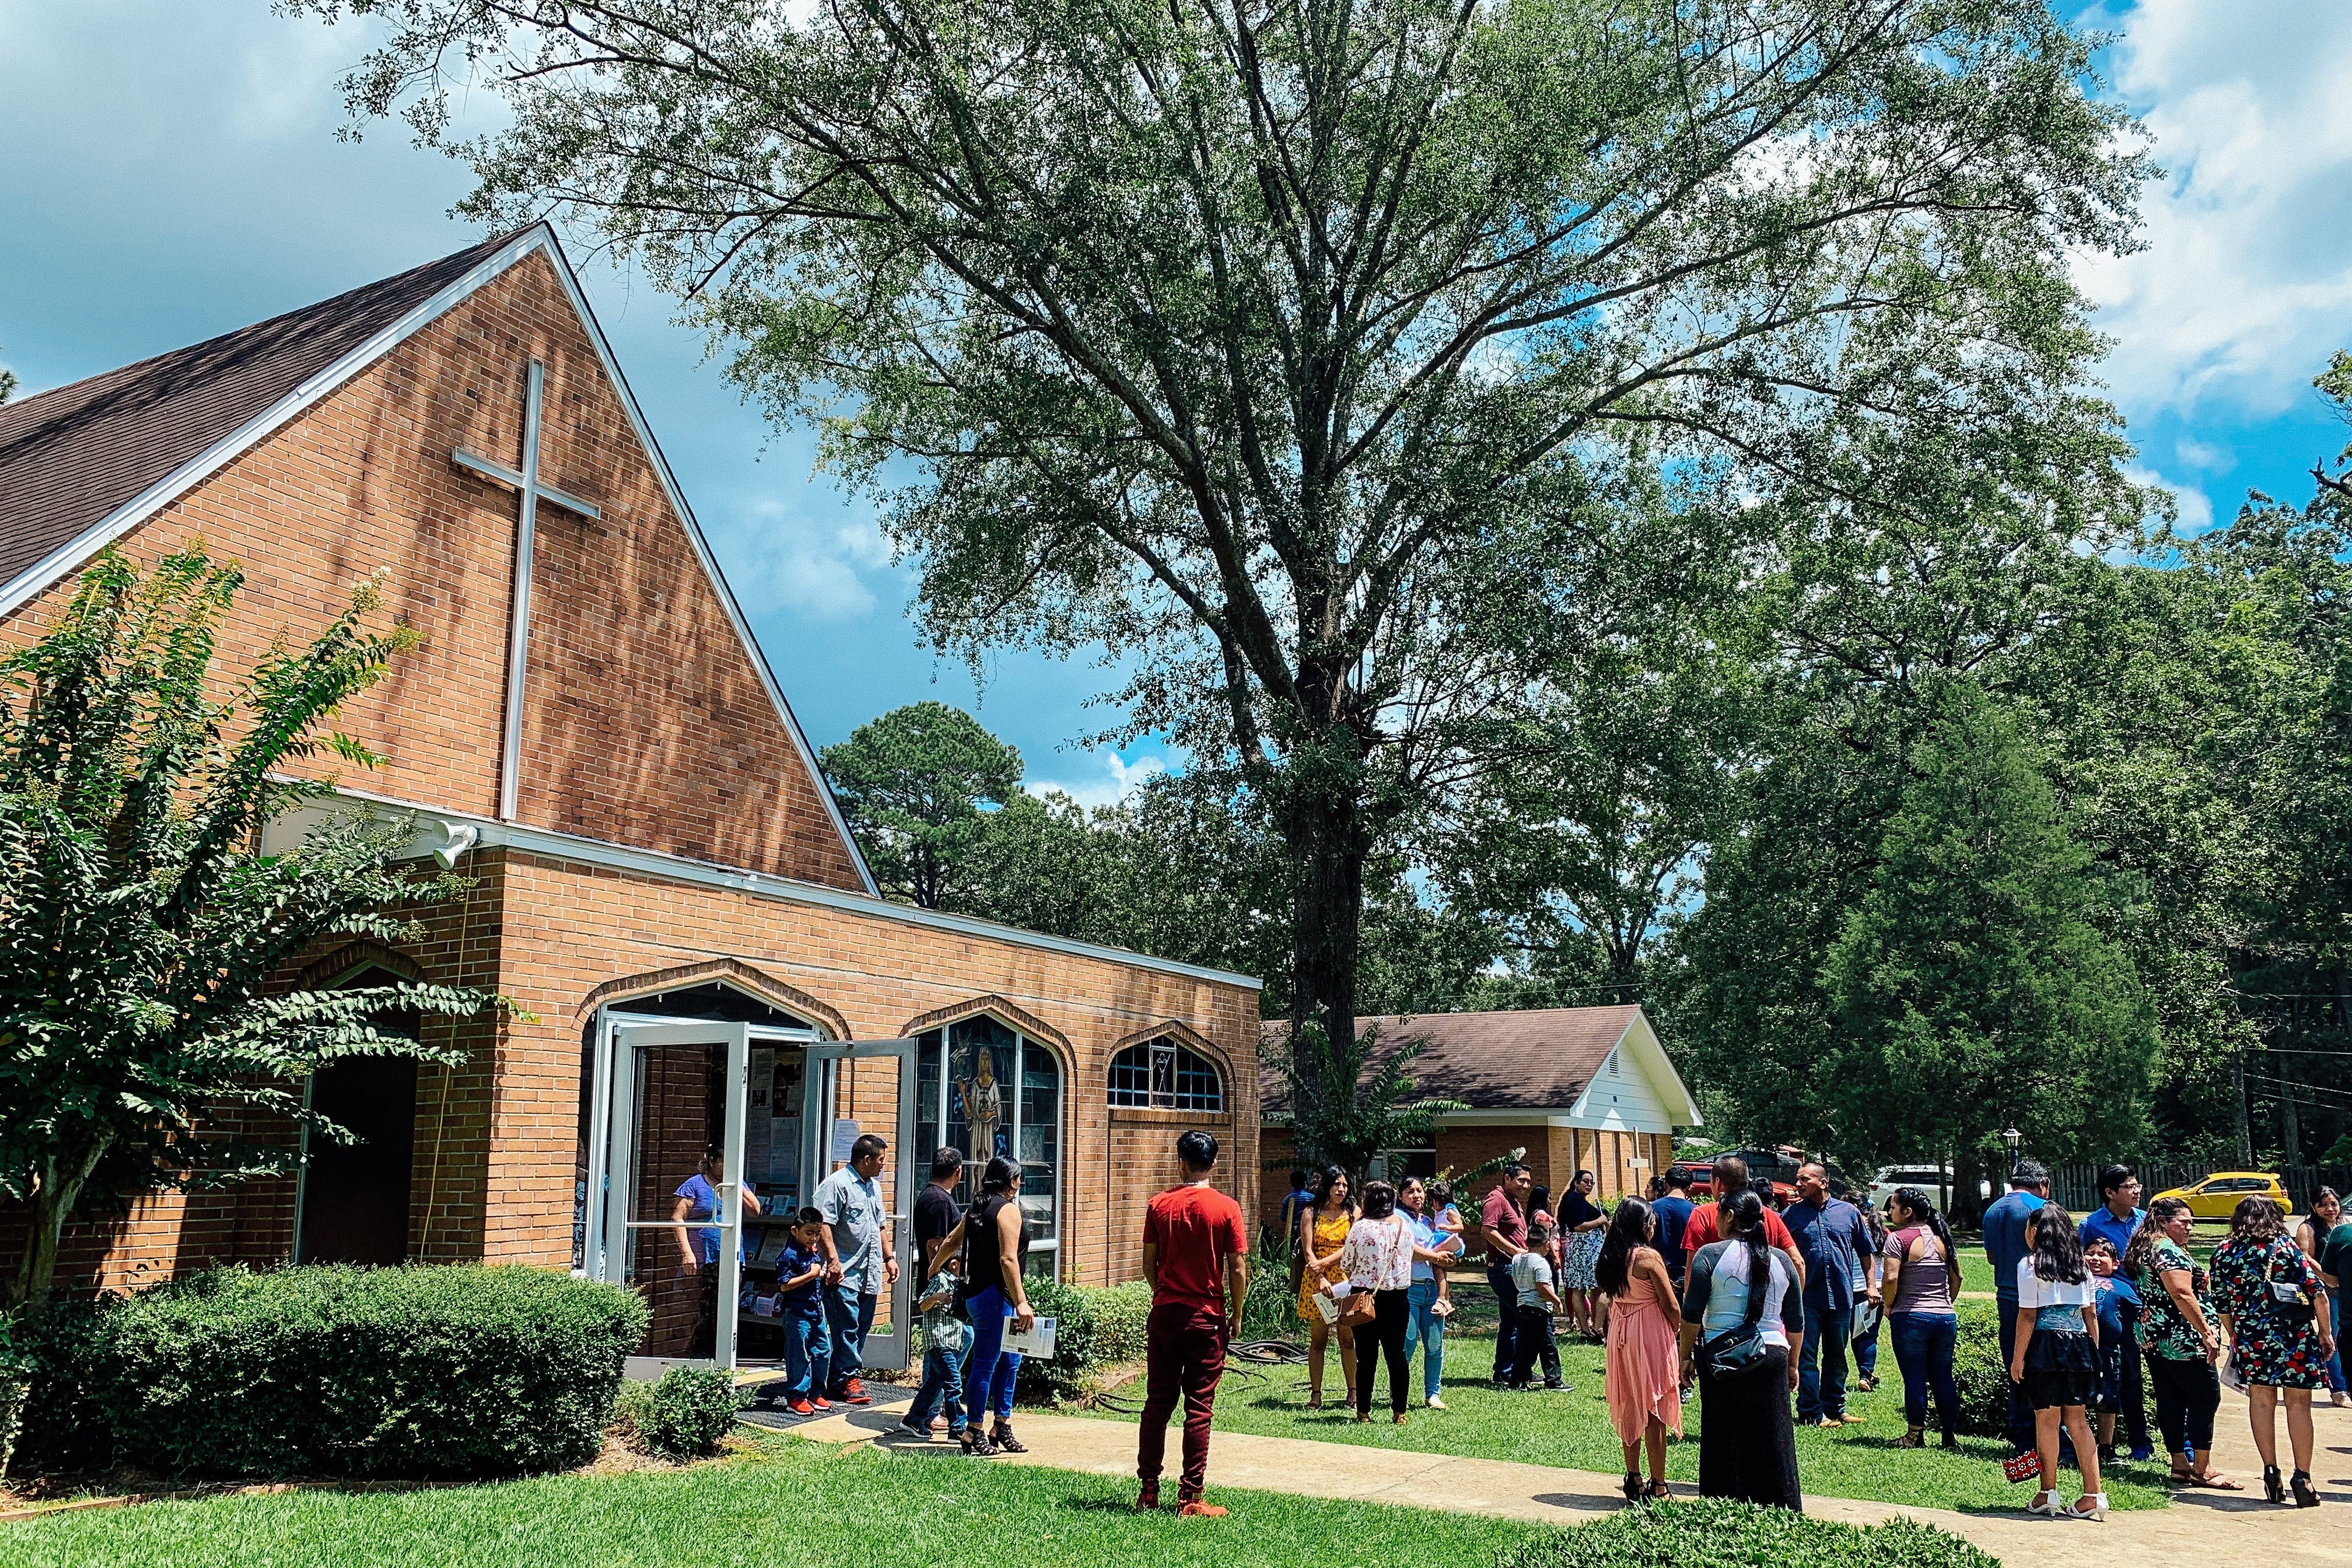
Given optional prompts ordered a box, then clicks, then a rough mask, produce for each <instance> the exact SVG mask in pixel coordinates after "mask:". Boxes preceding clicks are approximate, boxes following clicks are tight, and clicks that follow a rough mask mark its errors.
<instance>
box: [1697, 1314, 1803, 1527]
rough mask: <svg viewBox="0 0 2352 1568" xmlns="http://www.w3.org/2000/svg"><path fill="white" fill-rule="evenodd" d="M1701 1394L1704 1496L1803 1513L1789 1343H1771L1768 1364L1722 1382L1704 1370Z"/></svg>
mask: <svg viewBox="0 0 2352 1568" xmlns="http://www.w3.org/2000/svg"><path fill="white" fill-rule="evenodd" d="M1698 1392H1699V1408H1698V1419H1699V1426H1698V1489H1699V1494H1700V1495H1701V1496H1702V1497H1724V1498H1738V1500H1740V1501H1742V1502H1755V1503H1764V1504H1768V1505H1769V1506H1772V1507H1776V1508H1785V1509H1788V1510H1791V1511H1793V1512H1797V1513H1802V1512H1803V1511H1804V1510H1805V1495H1804V1492H1803V1491H1802V1490H1801V1489H1800V1488H1799V1487H1798V1485H1797V1420H1796V1414H1795V1412H1794V1411H1793V1410H1792V1409H1791V1407H1790V1403H1789V1399H1790V1390H1789V1350H1788V1347H1787V1346H1786V1345H1773V1346H1770V1347H1768V1348H1767V1350H1766V1351H1765V1353H1764V1366H1763V1368H1762V1369H1761V1370H1760V1371H1757V1372H1751V1373H1748V1375H1747V1376H1746V1377H1734V1378H1727V1379H1725V1380H1723V1381H1721V1382H1717V1380H1716V1379H1715V1378H1713V1377H1711V1376H1709V1375H1708V1374H1707V1373H1706V1371H1705V1370H1704V1368H1702V1370H1701V1371H1700V1373H1699V1374H1698Z"/></svg>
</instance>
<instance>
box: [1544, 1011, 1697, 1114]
mask: <svg viewBox="0 0 2352 1568" xmlns="http://www.w3.org/2000/svg"><path fill="white" fill-rule="evenodd" d="M1612 1055H1614V1056H1615V1057H1616V1058H1618V1060H1619V1061H1621V1062H1622V1063H1624V1065H1625V1066H1626V1067H1628V1068H1632V1069H1633V1071H1635V1072H1638V1073H1640V1074H1641V1075H1642V1077H1643V1079H1646V1080H1648V1082H1649V1085H1650V1092H1651V1093H1653V1094H1654V1095H1656V1096H1657V1097H1658V1103H1659V1105H1661V1106H1662V1107H1664V1110H1665V1112H1666V1117H1667V1119H1668V1121H1671V1122H1672V1123H1673V1124H1674V1126H1675V1127H1700V1126H1704V1125H1705V1124H1706V1123H1705V1119H1704V1118H1702V1117H1701V1116H1700V1114H1699V1109H1698V1099H1697V1097H1696V1095H1694V1094H1692V1093H1691V1091H1690V1086H1689V1085H1687V1084H1685V1083H1684V1082H1683V1077H1682V1074H1680V1073H1678V1072H1676V1071H1675V1064H1674V1061H1673V1059H1672V1058H1669V1057H1668V1056H1667V1055H1666V1047H1664V1045H1663V1044H1661V1043H1660V1042H1659V1039H1658V1032H1657V1031H1656V1030H1655V1029H1654V1028H1652V1027H1651V1026H1650V1018H1649V1015H1648V1014H1646V1013H1644V1012H1643V1011H1641V1010H1640V1009H1639V1008H1636V1009H1635V1010H1634V1013H1633V1017H1632V1018H1630V1019H1628V1020H1627V1021H1626V1024H1625V1028H1624V1031H1623V1032H1622V1034H1620V1035H1619V1036H1618V1037H1617V1042H1616V1044H1614V1045H1612V1046H1611V1047H1609V1049H1608V1050H1606V1051H1603V1052H1602V1053H1601V1066H1602V1067H1605V1066H1606V1065H1607V1064H1608V1061H1609V1058H1610V1057H1611V1056H1612ZM1600 1078H1601V1068H1594V1069H1593V1079H1594V1082H1598V1081H1599V1079H1600ZM1592 1090H1593V1083H1587V1084H1586V1085H1585V1086H1584V1089H1583V1092H1582V1093H1580V1094H1579V1095H1578V1096H1577V1097H1576V1105H1575V1108H1574V1110H1572V1111H1571V1112H1570V1114H1571V1115H1572V1116H1574V1117H1575V1118H1576V1122H1577V1125H1579V1126H1580V1127H1594V1126H1601V1125H1602V1124H1603V1123H1605V1122H1606V1121H1607V1120H1608V1117H1609V1115H1612V1114H1615V1108H1614V1107H1612V1108H1611V1110H1610V1111H1609V1112H1607V1113H1602V1112H1597V1111H1595V1110H1594V1109H1593V1107H1592V1105H1591V1100H1592ZM1658 1131H1670V1129H1664V1128H1662V1129H1659V1130H1658Z"/></svg>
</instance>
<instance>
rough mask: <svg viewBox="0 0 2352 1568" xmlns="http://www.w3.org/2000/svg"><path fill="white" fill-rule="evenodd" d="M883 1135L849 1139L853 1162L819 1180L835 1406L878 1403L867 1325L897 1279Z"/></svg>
mask: <svg viewBox="0 0 2352 1568" xmlns="http://www.w3.org/2000/svg"><path fill="white" fill-rule="evenodd" d="M889 1146H890V1145H889V1143H888V1142H887V1141H885V1140H884V1139H881V1138H878V1137H877V1136H876V1135H875V1134H873V1133H871V1132H868V1133H866V1134H865V1135H863V1136H862V1137H860V1138H859V1139H858V1140H857V1142H855V1143H852V1144H851V1145H850V1146H849V1163H848V1164H846V1165H845V1166H843V1167H842V1168H841V1169H840V1170H838V1171H835V1173H833V1174H831V1175H829V1176H827V1177H826V1178H825V1179H824V1181H822V1182H819V1183H818V1184H816V1191H815V1192H814V1193H813V1194H810V1196H809V1205H810V1206H811V1207H813V1208H814V1209H815V1210H816V1211H817V1214H818V1215H819V1216H820V1217H822V1218H823V1219H824V1229H823V1230H821V1231H819V1232H818V1233H817V1237H818V1244H819V1245H820V1246H821V1247H823V1248H824V1263H825V1268H824V1281H825V1291H824V1318H825V1327H826V1328H827V1329H829V1330H830V1331H832V1333H833V1384H834V1385H833V1388H832V1389H831V1391H830V1392H829V1393H828V1394H827V1397H828V1398H830V1399H831V1400H832V1401H833V1402H834V1403H835V1404H836V1405H871V1404H873V1403H874V1400H873V1398H872V1396H871V1395H869V1394H867V1393H866V1384H865V1383H864V1382H863V1381H862V1380H861V1379H860V1378H859V1377H858V1373H859V1372H860V1371H861V1370H862V1369H863V1368H864V1366H865V1364H866V1363H865V1361H864V1357H865V1354H866V1331H868V1330H870V1329H872V1328H873V1327H874V1309H875V1306H876V1303H877V1301H878V1300H879V1299H880V1296H881V1291H882V1289H883V1287H884V1286H886V1285H894V1284H896V1283H898V1257H897V1255H896V1254H895V1253H894V1252H893V1250H892V1249H891V1246H890V1227H889V1226H888V1225H887V1224H885V1223H884V1213H885V1210H884V1205H883V1202H882V1183H881V1176H882V1152H883V1151H884V1150H886V1149H887V1148H888V1147H889Z"/></svg>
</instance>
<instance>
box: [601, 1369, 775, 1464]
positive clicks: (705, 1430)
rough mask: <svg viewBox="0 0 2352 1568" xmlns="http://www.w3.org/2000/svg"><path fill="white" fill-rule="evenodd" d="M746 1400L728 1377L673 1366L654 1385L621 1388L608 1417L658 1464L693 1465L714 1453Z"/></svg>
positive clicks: (729, 1376) (710, 1371) (731, 1376)
mask: <svg viewBox="0 0 2352 1568" xmlns="http://www.w3.org/2000/svg"><path fill="white" fill-rule="evenodd" d="M750 1403H751V1394H749V1393H748V1392H746V1391H745V1390H742V1389H740V1388H738V1387H736V1386H735V1376H734V1374H733V1373H728V1372H721V1371H719V1369H718V1368H716V1367H708V1366H701V1367H694V1366H674V1367H672V1368H670V1369H669V1370H668V1371H667V1372H666V1373H662V1374H661V1378H660V1381H658V1382H656V1383H625V1384H622V1385H621V1391H620V1394H619V1395H618V1396H617V1397H616V1398H615V1399H614V1415H615V1416H616V1417H618V1418H619V1420H620V1421H621V1422H622V1423H623V1424H624V1425H625V1426H627V1427H628V1428H629V1429H631V1430H632V1431H634V1432H635V1434H636V1436H638V1437H639V1438H640V1439H642V1440H643V1442H644V1443H645V1446H646V1447H648V1448H650V1449H652V1450H653V1451H654V1452H655V1453H656V1454H659V1455H661V1456H662V1457H663V1458H667V1459H693V1458H702V1457H703V1456H705V1455H709V1454H715V1453H717V1452H718V1451H719V1439H720V1438H721V1437H724V1436H727V1433H728V1430H729V1429H730V1427H732V1426H734V1425H735V1413H736V1412H737V1411H739V1410H740V1409H742V1408H743V1406H744V1405H748V1404H750Z"/></svg>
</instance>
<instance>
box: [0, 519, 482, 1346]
mask: <svg viewBox="0 0 2352 1568" xmlns="http://www.w3.org/2000/svg"><path fill="white" fill-rule="evenodd" d="M240 581H241V574H240V573H239V571H238V569H237V568H236V566H235V565H232V564H224V563H216V562H215V561H212V560H211V559H209V558H208V557H207V556H206V555H205V552H204V551H203V549H202V547H201V546H197V547H193V548H191V549H189V550H187V551H185V552H181V553H178V554H174V555H172V556H169V557H167V558H165V559H164V560H163V561H161V562H159V563H156V564H155V566H154V567H153V568H152V569H151V570H150V571H148V572H147V573H146V574H144V575H142V574H141V573H140V572H139V571H138V570H137V569H135V568H134V567H133V566H132V564H131V563H130V562H129V561H127V560H125V559H123V558H122V557H121V556H119V555H117V554H115V553H113V552H107V553H105V554H102V555H100V557H99V559H98V560H97V562H96V563H94V564H93V565H92V566H91V567H90V568H89V570H88V571H87V572H86V573H84V574H83V575H82V579H81V582H80V584H79V588H78V589H77V590H76V592H75V594H74V596H73V598H72V600H71V602H70V603H69V604H68V606H67V607H66V609H65V610H64V612H63V613H62V614H61V615H60V616H58V619H57V621H56V623H55V625H54V626H51V628H50V629H49V631H48V632H47V635H46V636H44V637H42V638H41V639H40V640H39V641H38V642H37V643H34V644H33V645H31V646H30V647H26V648H23V649H21V650H19V651H17V652H15V653H12V654H9V655H7V656H6V657H5V658H0V1194H5V1195H6V1196H7V1197H9V1198H10V1199H12V1200H15V1201H16V1202H18V1203H22V1204H24V1205H26V1207H27V1208H28V1209H29V1211H30V1215H31V1222H32V1224H31V1235H30V1237H29V1238H28V1244H27V1245H26V1248H25V1252H24V1256H23V1258H21V1259H20V1260H19V1262H18V1265H17V1267H16V1269H14V1270H13V1271H12V1272H10V1273H9V1274H8V1275H7V1276H6V1277H5V1279H0V1289H5V1300H7V1301H8V1302H9V1303H10V1304H11V1305H13V1306H16V1307H30V1308H32V1309H35V1310H37V1309H38V1308H39V1307H40V1306H41V1304H42V1303H43V1302H44V1301H45V1300H46V1299H47V1294H48V1291H49V1288H50V1283H51V1280H52V1279H53V1277H54V1275H55V1273H56V1271H57V1263H58V1237H59V1235H60V1232H61V1231H62V1229H63V1226H64V1225H65V1223H66V1220H67V1219H68V1216H70V1215H73V1214H74V1213H75V1212H76V1210H77V1209H78V1208H79V1209H91V1208H99V1207H107V1206H111V1205H117V1204H120V1203H121V1202H122V1201H123V1200H124V1199H125V1198H127V1197H131V1196H134V1195H136V1194H141V1193H144V1192H152V1191H156V1190H160V1189H164V1188H173V1187H194V1186H203V1185H208V1184H221V1183H226V1182H234V1181H237V1180H241V1179H244V1178H247V1177H252V1176H257V1175H263V1174H270V1173H282V1172H284V1171H286V1170H288V1169H289V1168H290V1167H291V1166H292V1164H293V1163H295V1161H296V1160H297V1159H298V1158H299V1152H298V1150H297V1148H296V1147H295V1146H293V1145H290V1144H289V1143H288V1142H285V1141H282V1140H280V1141H274V1142H273V1141H268V1140H264V1139H255V1138H248V1137H245V1136H241V1135H239V1133H240V1130H241V1129H243V1128H246V1127H249V1126H250V1125H251V1121H250V1120H249V1118H250V1113H251V1112H254V1111H258V1112H261V1113H263V1116H264V1117H265V1118H268V1119H276V1120H277V1121H278V1122H279V1124H280V1125H284V1124H289V1123H290V1124H291V1125H293V1126H295V1127H297V1128H304V1129H307V1130H308V1131H309V1134H310V1137H312V1138H324V1139H330V1140H334V1141H337V1142H348V1141H349V1140H350V1137H351V1134H350V1133H349V1131H346V1130H345V1129H343V1128H341V1127H338V1126H336V1125H335V1124H334V1123H333V1122H331V1121H328V1120H327V1119H326V1118H324V1117H321V1116H319V1115H316V1114H314V1113H312V1112H310V1110H307V1109H306V1108H305V1107H304V1105H303V1103H302V1096H301V1093H300V1087H299V1086H300V1080H301V1079H302V1078H303V1077H304V1075H306V1074H308V1073H310V1072H313V1071H315V1070H317V1069H318V1068H320V1067H321V1066H323V1065H325V1064H327V1063H329V1062H331V1061H335V1060H338V1059H340V1058H344V1057H352V1056H369V1055H394V1056H407V1057H415V1058H418V1059H420V1060H425V1061H435V1062H440V1063H443V1064H445V1065H449V1064H455V1063H457V1062H458V1061H460V1060H462V1059H463V1058H464V1052H463V1051H462V1050H460V1049H458V1048H457V1047H440V1046H427V1045H422V1044H419V1043H418V1042H416V1041H415V1040H411V1039H408V1038H405V1037H402V1036H400V1035H397V1034H393V1033H389V1032H387V1031H386V1030H385V1029H383V1027H381V1026H379V1024H378V1022H377V1020H379V1019H380V1018H382V1017H383V1016H384V1015H386V1014H388V1013H394V1012H404V1011H415V1012H423V1013H436V1014H440V1015H443V1016H467V1015H471V1014H475V1013H478V1012H480V1011H482V1010H484V1009H485V1008H488V1007H492V1006H495V1005H499V1002H498V999H497V998H495V997H493V996H491V995H489V994H486V993H483V992H480V991H474V990H467V989H462V988H458V987H453V986H446V985H427V984H412V983H407V982H402V983H398V984H377V985H369V986H362V987H354V988H350V989H342V990H312V989H300V988H295V989H278V990H272V989H270V982H271V979H272V977H273V976H274V975H276V974H278V973H279V972H280V971H281V970H282V969H283V967H284V966H285V964H286V963H287V962H288V961H289V959H292V958H294V957H296V956H297V955H299V953H301V952H302V951H303V950H304V949H306V948H308V947H310V945H311V943H312V942H316V941H318V940H319V939H320V938H323V937H328V936H332V935H350V936H364V937H373V938H376V939H378V940H380V941H383V942H399V941H403V940H405V939H408V938H410V937H412V936H414V935H415V934H416V933H417V932H418V931H419V927H418V926H417V924H416V921H415V917H414V915H413V914H410V913H406V912H404V911H405V910H413V909H414V908H415V907H416V906H418V905H429V904H432V903H436V902H438V901H440V900H446V899H447V898H449V897H450V896H451V895H452V894H454V893H457V892H460V891H462V890H463V889H465V888H466V887H467V885H468V884H467V883H466V882H464V881H462V880H460V879H456V878H452V877H448V876H437V877H431V878H419V877H417V876H415V875H414V874H412V872H411V871H410V870H408V869H407V868H404V867H403V866H401V865H399V864H396V863H395V859H394V858H395V857H396V856H397V855H399V854H400V852H401V851H402V850H403V849H404V847H405V846H406V845H407V843H408V842H409V839H410V838H411V837H412V835H413V832H414V828H413V824H412V822H411V821H410V820H409V819H408V818H406V817H392V818H381V817H372V816H364V815H360V814H356V813H345V814H341V815H337V816H331V817H329V818H328V819H327V820H326V821H325V822H324V823H323V824H322V825H321V826H318V827H316V828H314V829H313V830H312V831H311V832H310V834H309V835H308V837H306V838H305V839H304V840H303V841H302V843H301V844H299V846H297V847H293V848H289V849H286V850H284V851H282V852H278V853H264V852H262V851H261V850H260V849H259V848H258V847H257V841H258V839H259V836H260V831H261V828H262V826H264V825H265V824H266V823H268V822H269V821H270V820H271V819H272V818H274V817H278V816H281V815H282V814H284V813H286V812H288V811H291V810H295V809H299V808H300V807H303V806H306V805H311V804H313V803H317V802H323V801H327V800H331V799H333V798H334V787H333V785H332V784H331V782H326V781H319V780H302V779H289V778H286V777H284V776H282V774H281V773H279V770H280V769H281V768H283V767H285V766H286V765H288V764H289V763H297V762H299V761H302V760H305V759H309V758H312V757H316V756H318V755H320V753H321V752H329V753H331V754H332V755H334V756H337V757H340V758H341V759H342V760H343V761H345V762H347V763H353V764H358V765H367V764H371V763H373V762H374V761H375V760H376V759H375V758H373V756H371V755H370V754H369V752H367V751H366V749H365V748H364V747H362V746H361V745H360V744H359V742H356V741H354V740H352V739H351V738H350V737H348V736H344V735H341V734H337V733H333V732H331V731H324V730H323V726H324V725H325V723H326V721H327V720H328V719H329V718H330V717H331V715H332V714H333V712H334V710H335V709H336V706H337V705H338V704H339V703H341V701H343V700H345V699H346V698H349V697H351V696H352V694H354V693H356V692H359V691H361V690H363V689H366V688H367V687H369V686H371V685H373V684H374V682H375V681H376V680H377V679H379V678H380V677H381V676H382V675H383V672H384V669H385V668H386V666H387V665H388V664H389V663H390V662H391V660H392V659H393V658H394V657H396V656H397V655H399V654H401V653H402V652H404V651H405V650H406V649H408V648H410V647H414V646H415V642H416V634H415V632H413V631H410V630H408V629H407V628H405V627H401V628H395V629H393V630H390V631H372V630H370V629H369V626H368V622H369V621H370V619H371V618H372V617H373V616H374V615H375V614H376V612H377V611H378V610H379V608H380V606H381V595H380V592H379V585H378V584H376V583H375V582H373V581H371V582H368V583H365V584H362V585H361V586H360V588H359V589H358V591H357V592H356V593H354V594H353V595H352V603H351V607H350V609H349V610H348V611H347V612H346V613H345V614H343V615H342V616H340V617H338V618H337V619H336V620H335V621H334V622H333V623H332V624H331V626H328V627H327V628H326V630H325V631H323V632H322V633H320V636H319V637H318V638H317V640H315V641H313V642H311V643H310V645H309V646H307V647H289V646H287V645H285V644H283V643H281V644H280V645H279V646H278V647H275V648H274V649H273V650H272V651H271V652H270V653H269V654H268V656H267V657H265V658H262V659H261V660H260V662H259V663H258V664H257V666H256V667H255V668H254V669H253V670H252V671H251V673H250V674H248V675H247V676H246V677H245V678H244V679H242V680H241V681H239V682H237V683H236V686H235V687H234V689H231V690H229V691H227V692H226V693H225V694H224V695H223V696H222V697H221V698H219V699H218V700H216V699H215V696H213V695H211V694H209V689H210V671H211V666H212V660H213V653H214V642H215V626H217V624H218V621H219V619H220V617H221V616H222V615H223V614H224V613H225V612H226V610H227V609H228V607H229V604H230V601H231V599H232V597H233V595H235V594H236V589H237V586H238V584H239V582H240Z"/></svg>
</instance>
